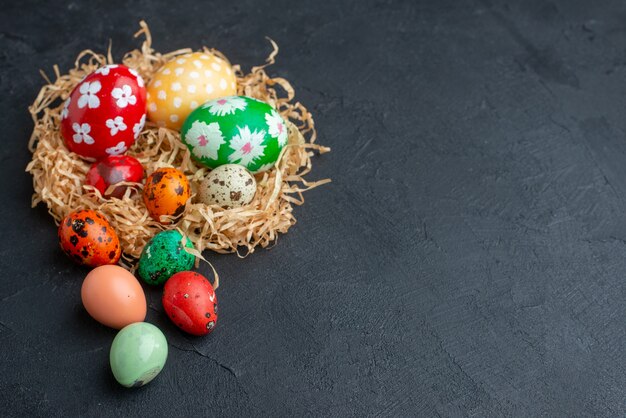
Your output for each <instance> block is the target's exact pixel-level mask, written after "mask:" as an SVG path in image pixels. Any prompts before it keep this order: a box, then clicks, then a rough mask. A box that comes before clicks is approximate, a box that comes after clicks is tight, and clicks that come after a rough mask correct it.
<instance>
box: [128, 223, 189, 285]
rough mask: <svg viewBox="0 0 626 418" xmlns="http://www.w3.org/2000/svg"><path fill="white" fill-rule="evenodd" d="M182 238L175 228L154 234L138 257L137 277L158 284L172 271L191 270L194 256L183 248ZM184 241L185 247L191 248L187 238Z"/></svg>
mask: <svg viewBox="0 0 626 418" xmlns="http://www.w3.org/2000/svg"><path fill="white" fill-rule="evenodd" d="M182 240H183V236H182V235H181V233H180V232H178V231H176V230H170V231H162V232H159V233H158V234H156V235H155V236H154V238H152V239H151V240H150V242H148V243H147V244H146V246H145V247H144V249H143V251H142V253H141V257H140V258H139V268H138V269H137V272H138V273H139V277H141V279H142V280H143V281H144V282H146V283H148V284H152V285H159V284H163V283H165V282H166V281H167V279H169V278H170V277H171V276H172V275H173V274H174V273H178V272H179V271H186V270H191V268H192V267H193V263H194V261H195V259H196V257H195V256H194V255H192V254H189V253H188V252H187V251H185V250H184V248H183V246H182ZM185 242H186V244H185V246H186V247H187V248H193V244H192V243H191V240H189V238H186V241H185Z"/></svg>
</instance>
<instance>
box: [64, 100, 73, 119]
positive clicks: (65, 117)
mask: <svg viewBox="0 0 626 418" xmlns="http://www.w3.org/2000/svg"><path fill="white" fill-rule="evenodd" d="M71 102H72V99H71V98H70V97H68V98H67V100H66V101H65V104H64V105H63V110H61V119H67V116H68V115H69V114H70V111H69V107H70V103H71Z"/></svg>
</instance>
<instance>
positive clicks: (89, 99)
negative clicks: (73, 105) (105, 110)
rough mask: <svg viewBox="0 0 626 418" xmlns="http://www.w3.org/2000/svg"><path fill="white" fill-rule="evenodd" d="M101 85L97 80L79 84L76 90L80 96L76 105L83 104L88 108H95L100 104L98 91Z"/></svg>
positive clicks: (81, 106) (82, 105)
mask: <svg viewBox="0 0 626 418" xmlns="http://www.w3.org/2000/svg"><path fill="white" fill-rule="evenodd" d="M101 88H102V85H101V84H100V82H99V81H98V80H96V81H92V82H86V83H83V84H81V85H80V87H79V88H78V91H79V92H80V95H81V96H80V98H79V99H78V107H79V108H81V109H82V108H83V107H85V106H87V107H89V109H96V108H98V107H99V106H100V99H99V98H98V95H97V94H96V93H98V92H99V91H100V89H101Z"/></svg>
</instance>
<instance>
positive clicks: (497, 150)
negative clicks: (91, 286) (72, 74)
mask: <svg viewBox="0 0 626 418" xmlns="http://www.w3.org/2000/svg"><path fill="white" fill-rule="evenodd" d="M127 3H128V4H127ZM142 18H145V19H146V20H147V21H148V23H149V24H150V28H151V29H152V34H153V36H154V46H155V47H156V49H158V50H159V51H163V52H165V51H170V50H174V49H177V48H182V47H193V48H199V47H200V46H202V45H208V46H212V47H216V48H218V49H220V50H221V51H223V52H224V53H225V54H226V55H227V56H228V57H229V58H230V59H231V60H232V61H233V62H235V63H240V64H242V65H243V67H244V68H249V67H250V66H252V65H255V64H259V63H261V62H263V60H264V58H265V56H266V55H267V53H268V52H269V50H270V48H269V45H268V43H267V41H266V40H265V39H264V37H265V36H266V35H267V36H270V37H271V38H273V39H274V40H275V41H276V42H277V43H278V44H279V45H280V47H281V51H280V55H279V56H278V63H277V65H275V66H274V67H272V68H271V69H270V70H269V72H270V74H272V75H275V76H281V77H285V78H287V79H289V80H290V81H291V82H292V83H293V85H294V87H295V88H296V92H297V98H298V100H300V101H302V102H303V103H305V104H306V105H307V106H309V108H310V109H311V110H312V111H313V112H314V114H315V120H316V124H317V127H318V131H319V141H320V143H323V144H325V145H329V146H331V147H332V148H333V151H332V153H330V154H327V155H324V156H322V157H319V158H316V159H315V167H314V168H315V169H314V172H313V174H312V175H311V176H310V177H309V178H310V179H318V178H324V177H332V179H333V183H332V184H331V185H328V186H325V187H322V188H320V189H317V190H314V191H312V192H310V193H307V194H306V204H305V205H304V206H303V207H300V208H297V209H296V211H295V212H296V216H297V218H298V221H299V222H298V224H297V225H296V226H295V227H294V228H292V230H291V231H290V232H289V234H288V235H285V236H281V238H280V240H279V242H278V245H277V246H276V247H275V248H274V249H272V250H271V251H259V252H257V253H255V254H254V255H252V256H250V257H248V258H246V259H244V260H240V259H238V258H237V257H235V256H214V255H211V254H210V259H211V261H212V262H213V263H214V264H215V266H216V268H217V269H218V270H219V272H220V274H221V276H222V278H223V280H222V285H221V287H220V289H219V291H218V296H219V303H220V319H219V323H218V327H217V329H216V331H215V332H214V333H213V334H212V335H210V336H208V337H206V338H189V337H187V336H186V335H183V334H182V333H181V332H179V331H178V329H177V328H175V327H174V326H172V325H171V324H170V323H169V321H168V320H167V318H165V315H164V314H163V312H162V308H161V306H160V301H159V297H160V292H159V291H158V290H150V291H148V298H149V301H150V304H151V307H152V309H150V311H149V314H148V318H147V320H148V321H150V322H153V323H155V324H157V325H158V326H159V327H160V328H161V329H162V330H163V331H164V332H165V334H166V336H167V338H168V340H169V342H170V355H169V359H168V362H167V365H166V367H165V369H164V370H163V372H162V373H161V375H160V376H159V377H158V378H157V379H156V380H155V381H154V382H153V383H151V384H150V385H148V386H146V387H144V388H141V389H139V390H126V389H123V388H121V387H120V386H118V385H117V384H116V382H115V381H114V379H113V377H112V375H111V373H110V371H109V368H108V350H109V346H110V343H111V341H112V339H113V336H114V335H115V332H114V331H113V330H109V329H106V328H104V327H103V326H100V325H98V324H96V323H95V322H94V321H93V320H92V319H91V318H89V317H88V316H87V314H86V313H85V311H84V310H83V308H82V305H81V302H80V296H79V294H80V293H79V292H80V285H81V280H82V278H83V277H84V275H85V274H86V272H87V270H86V269H84V268H81V267H78V266H76V265H74V264H72V263H71V262H70V261H69V260H68V259H67V258H66V257H65V256H64V255H63V254H62V253H61V251H60V249H59V248H58V245H57V238H56V231H55V227H54V224H53V222H52V220H51V218H50V217H49V216H48V215H47V213H46V210H45V208H43V207H39V208H37V209H30V196H31V193H32V186H31V179H30V177H29V175H28V174H26V173H24V167H25V166H26V164H27V162H28V160H29V153H28V151H27V148H26V144H27V141H28V137H29V135H30V131H31V129H32V123H31V121H30V118H29V115H28V113H27V112H26V108H27V106H28V105H29V104H30V103H31V102H32V100H33V99H34V98H35V96H36V94H37V92H38V89H39V88H40V86H41V84H42V79H41V78H40V76H39V74H38V70H39V69H40V68H42V69H45V70H46V71H47V72H48V73H51V68H52V65H53V64H55V63H58V64H59V65H60V67H61V69H62V71H66V70H67V69H68V68H69V66H70V65H71V64H72V62H73V60H74V58H75V56H76V55H77V54H78V52H79V51H81V50H82V49H85V48H93V49H95V50H96V51H104V50H105V49H106V47H107V44H108V40H109V38H111V39H112V40H113V47H114V55H115V57H117V58H118V59H119V58H120V57H121V55H122V54H123V52H125V51H127V50H130V49H132V48H134V47H136V46H138V45H139V41H136V40H133V39H132V36H131V35H132V34H133V33H134V32H135V31H136V30H137V28H138V25H137V23H138V21H139V20H140V19H142ZM0 30H1V32H0V66H1V72H0V96H1V97H2V99H1V109H0V122H1V125H0V126H1V129H2V144H3V146H2V147H1V148H0V158H1V160H0V170H1V173H0V174H1V175H0V179H1V180H0V181H1V184H2V187H1V188H0V191H1V193H2V196H1V200H2V205H1V208H0V211H1V212H0V219H1V220H2V221H1V222H2V234H1V242H2V246H1V253H0V272H1V273H0V274H1V277H2V285H1V287H0V297H1V303H0V345H1V347H2V350H1V357H0V376H1V377H0V410H2V415H3V416H13V415H31V416H32V415H51V416H65V417H67V416H76V415H78V414H80V415H83V416H96V415H123V416H130V415H138V414H142V415H144V416H148V415H152V416H157V415H170V416H191V415H192V414H195V415H201V416H209V415H210V416H214V415H217V416H237V415H263V416H309V415H310V416H313V415H322V416H331V415H332V416H342V417H344V416H377V415H380V416H416V415H417V416H476V417H486V416H539V415H545V416H551V417H557V416H568V417H573V416H591V415H596V416H607V417H609V416H611V417H615V416H624V415H625V414H626V401H625V399H626V396H625V392H626V391H625V387H626V370H625V359H626V349H625V347H624V343H625V342H626V329H625V322H624V319H625V314H626V305H625V304H624V300H625V296H626V286H625V285H624V283H625V281H624V276H625V273H626V259H625V256H626V222H625V218H624V217H625V214H626V135H625V130H626V118H625V117H624V116H625V110H626V3H624V2H623V1H621V0H614V1H594V2H592V1H571V0H559V1H551V2H549V1H538V0H531V1H502V2H496V1H493V2H490V1H488V0H484V1H479V0H474V1H456V0H447V1H430V2H427V1H422V2H413V1H397V2H392V1H357V0H353V1H348V0H345V1H333V2H327V4H321V3H320V4H313V3H311V4H305V2H300V1H298V2H296V1H281V2H267V1H254V0H244V1H239V2H233V1H230V0H228V1H226V0H224V1H216V2H192V1H154V2H152V1H137V2H125V1H108V2H104V3H102V4H100V5H98V4H97V3H95V2H77V1H74V2H71V3H68V4H66V5H63V4H56V5H55V4H53V3H52V2H41V3H29V2H26V3H24V2H20V3H19V5H18V4H10V3H7V2H3V8H2V11H1V12H0ZM201 271H202V272H204V273H208V272H207V269H206V268H202V270H201Z"/></svg>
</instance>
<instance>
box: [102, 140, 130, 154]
mask: <svg viewBox="0 0 626 418" xmlns="http://www.w3.org/2000/svg"><path fill="white" fill-rule="evenodd" d="M104 151H105V152H106V153H107V154H109V155H120V154H124V153H125V152H126V143H125V142H124V141H120V142H118V143H117V145H116V146H114V147H109V148H107V149H105V150H104Z"/></svg>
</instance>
